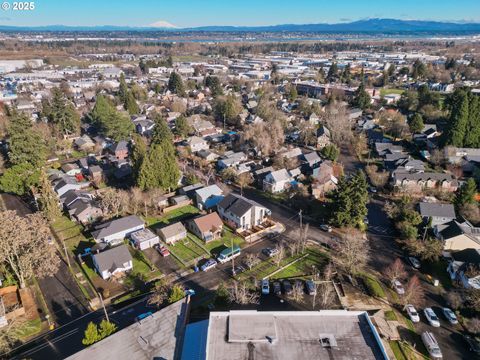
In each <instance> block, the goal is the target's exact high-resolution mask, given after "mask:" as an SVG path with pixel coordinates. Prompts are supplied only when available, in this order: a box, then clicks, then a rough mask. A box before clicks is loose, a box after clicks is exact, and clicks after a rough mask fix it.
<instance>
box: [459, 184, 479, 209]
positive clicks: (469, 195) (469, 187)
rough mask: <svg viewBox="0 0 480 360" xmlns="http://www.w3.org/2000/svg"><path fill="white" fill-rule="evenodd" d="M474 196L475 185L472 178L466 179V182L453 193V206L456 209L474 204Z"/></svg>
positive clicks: (475, 192)
mask: <svg viewBox="0 0 480 360" xmlns="http://www.w3.org/2000/svg"><path fill="white" fill-rule="evenodd" d="M476 194H477V184H476V182H475V180H474V179H473V178H468V180H467V182H466V183H464V184H463V185H462V186H460V187H459V188H458V189H457V191H456V193H455V206H456V207H457V209H459V208H461V207H462V206H463V205H466V204H474V203H475V195H476Z"/></svg>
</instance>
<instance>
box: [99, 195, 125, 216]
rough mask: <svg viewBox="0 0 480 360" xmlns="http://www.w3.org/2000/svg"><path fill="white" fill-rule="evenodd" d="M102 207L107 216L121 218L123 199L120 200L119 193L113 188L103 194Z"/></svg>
mask: <svg viewBox="0 0 480 360" xmlns="http://www.w3.org/2000/svg"><path fill="white" fill-rule="evenodd" d="M100 206H101V207H102V211H103V214H104V215H105V216H107V217H112V216H115V217H117V216H119V214H120V209H121V208H122V199H121V198H120V196H119V194H118V191H116V190H114V189H111V188H109V189H107V190H106V191H105V192H104V193H103V194H102V197H101V201H100Z"/></svg>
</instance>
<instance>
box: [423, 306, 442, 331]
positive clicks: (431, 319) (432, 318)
mask: <svg viewBox="0 0 480 360" xmlns="http://www.w3.org/2000/svg"><path fill="white" fill-rule="evenodd" d="M423 313H424V314H425V317H426V318H427V321H428V323H429V324H430V325H432V326H433V327H440V320H439V319H438V317H437V315H436V314H435V311H433V309H432V308H425V309H424V310H423Z"/></svg>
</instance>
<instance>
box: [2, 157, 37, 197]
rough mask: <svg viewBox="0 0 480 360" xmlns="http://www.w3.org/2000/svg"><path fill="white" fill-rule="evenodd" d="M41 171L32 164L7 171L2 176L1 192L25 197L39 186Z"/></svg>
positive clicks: (17, 166) (25, 164)
mask: <svg viewBox="0 0 480 360" xmlns="http://www.w3.org/2000/svg"><path fill="white" fill-rule="evenodd" d="M39 177H40V171H39V170H38V168H35V167H34V166H33V165H32V164H31V163H28V162H23V163H20V164H18V165H13V166H12V167H10V168H8V169H7V170H5V171H4V172H3V174H2V176H0V190H1V191H3V192H6V193H12V194H16V195H19V196H23V195H25V194H27V193H29V191H30V189H31V188H32V187H34V186H37V185H38V182H39Z"/></svg>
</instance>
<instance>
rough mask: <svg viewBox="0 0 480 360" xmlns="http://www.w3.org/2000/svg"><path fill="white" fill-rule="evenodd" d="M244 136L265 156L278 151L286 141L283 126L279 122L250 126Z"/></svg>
mask: <svg viewBox="0 0 480 360" xmlns="http://www.w3.org/2000/svg"><path fill="white" fill-rule="evenodd" d="M243 136H244V140H246V141H249V142H250V143H251V144H252V145H253V146H254V147H256V148H257V150H258V151H259V152H260V153H261V154H262V155H264V156H266V155H270V154H272V153H273V152H275V151H277V150H278V149H279V148H280V147H281V146H282V145H283V142H284V140H285V136H284V133H283V127H282V124H281V123H280V122H279V121H278V120H273V121H271V122H268V123H267V122H261V123H256V124H251V125H248V126H247V127H246V129H245V131H244V134H243Z"/></svg>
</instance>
